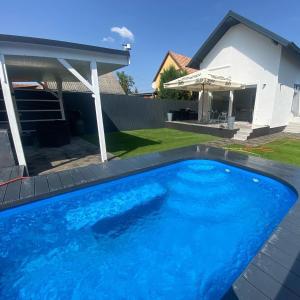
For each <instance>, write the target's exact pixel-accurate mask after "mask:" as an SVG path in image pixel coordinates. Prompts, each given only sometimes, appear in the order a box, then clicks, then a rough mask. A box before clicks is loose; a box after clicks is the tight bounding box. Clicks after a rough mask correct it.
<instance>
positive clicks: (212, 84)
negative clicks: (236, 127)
mask: <svg viewBox="0 0 300 300" xmlns="http://www.w3.org/2000/svg"><path fill="white" fill-rule="evenodd" d="M164 88H166V89H175V90H184V91H191V92H202V101H201V102H202V104H201V106H200V98H199V109H198V120H199V121H200V120H201V119H202V121H203V120H204V121H208V119H209V116H208V110H209V97H208V92H216V91H231V93H230V101H229V102H230V108H229V110H232V102H233V93H232V91H233V90H241V89H245V85H244V84H242V83H238V82H234V81H232V80H231V78H230V77H224V76H222V75H217V74H215V73H213V72H208V71H207V70H206V69H203V70H200V71H197V72H195V73H192V74H189V75H186V76H183V77H180V78H177V79H175V80H172V81H169V82H167V83H164ZM204 110H205V111H204ZM228 115H231V112H230V113H229V114H228ZM200 116H201V117H200Z"/></svg>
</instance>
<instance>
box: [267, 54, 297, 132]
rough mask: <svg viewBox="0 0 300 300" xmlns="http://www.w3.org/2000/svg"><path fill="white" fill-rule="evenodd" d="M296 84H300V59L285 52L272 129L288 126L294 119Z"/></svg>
mask: <svg viewBox="0 0 300 300" xmlns="http://www.w3.org/2000/svg"><path fill="white" fill-rule="evenodd" d="M295 84H300V57H299V56H296V55H295V54H294V53H292V52H290V51H287V50H283V51H282V55H281V61H280V67H279V74H278V84H277V88H276V97H275V104H274V108H273V117H272V122H271V127H278V126H284V125H287V123H288V121H289V120H290V119H291V118H292V114H291V107H292V101H293V96H294V85H295Z"/></svg>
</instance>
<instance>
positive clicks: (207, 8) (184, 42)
mask: <svg viewBox="0 0 300 300" xmlns="http://www.w3.org/2000/svg"><path fill="white" fill-rule="evenodd" d="M1 2H2V3H1V18H0V33H5V34H16V35H26V36H36V37H44V38H51V39H58V40H65V41H72V42H79V43H86V44H93V45H99V46H104V47H111V48H121V44H122V43H123V42H127V41H130V42H132V45H133V49H132V52H131V65H130V66H129V67H126V68H124V71H126V72H127V73H129V74H130V75H132V76H133V77H134V80H135V82H136V85H137V87H138V89H139V91H150V90H151V82H152V79H153V77H154V75H155V72H156V71H157V69H158V67H159V65H160V63H161V61H162V59H163V57H164V55H165V54H166V52H167V51H168V50H169V49H171V50H173V51H175V52H178V53H182V54H185V55H187V56H193V54H194V53H195V52H196V51H197V50H198V48H199V47H200V46H201V44H202V43H203V42H204V41H205V39H206V38H207V37H208V35H209V34H210V33H211V32H212V30H213V29H214V28H215V26H216V25H217V24H218V23H219V22H220V20H221V19H222V18H223V17H224V15H225V14H226V13H227V12H228V10H230V9H231V10H234V11H235V12H237V13H239V14H241V15H243V16H245V17H247V18H249V19H251V20H253V21H255V22H257V23H258V24H260V25H262V26H265V27H267V28H268V29H270V30H272V31H274V32H276V33H278V34H280V35H282V36H283V37H285V38H287V39H289V40H292V41H294V42H295V43H296V44H298V45H300V14H299V10H298V5H299V1H298V0H285V1H277V0H273V1H271V0H267V1H264V0H259V1H258V0H252V1H249V0H247V1H244V0H216V1H211V0H206V1H203V0H185V1H176V0H173V1H170V0H160V1H157V0H151V1H150V0H149V1H142V0H135V1H133V0H127V1H124V0H123V1H119V0H114V1H111V0H85V1H82V0H77V1H75V0H73V1H63V0H51V1H46V2H45V1H40V0H39V1H35V0H27V1H24V0H3V1H1ZM113 27H115V28H114V29H113V31H112V30H111V29H112V28H113ZM123 27H125V28H123ZM126 29H128V30H129V32H128V31H127V30H126ZM120 33H121V34H122V35H123V36H125V37H124V38H123V37H121V36H120ZM131 33H132V35H131Z"/></svg>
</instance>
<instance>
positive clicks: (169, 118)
mask: <svg viewBox="0 0 300 300" xmlns="http://www.w3.org/2000/svg"><path fill="white" fill-rule="evenodd" d="M167 118H168V121H169V122H171V121H173V113H167Z"/></svg>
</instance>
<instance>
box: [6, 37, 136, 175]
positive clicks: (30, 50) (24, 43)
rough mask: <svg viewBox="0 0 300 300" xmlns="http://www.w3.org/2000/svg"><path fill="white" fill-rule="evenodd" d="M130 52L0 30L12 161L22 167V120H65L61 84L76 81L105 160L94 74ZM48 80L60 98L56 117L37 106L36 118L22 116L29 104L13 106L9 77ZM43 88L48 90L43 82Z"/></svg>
mask: <svg viewBox="0 0 300 300" xmlns="http://www.w3.org/2000/svg"><path fill="white" fill-rule="evenodd" d="M129 56H130V55H129V52H128V51H123V50H115V49H108V48H102V47H97V46H90V45H83V44H77V43H70V42H63V41H56V40H48V39H40V38H31V37H21V36H11V35H0V82H1V89H2V93H3V100H4V103H5V112H6V114H7V124H8V125H9V128H10V133H11V139H12V144H13V151H14V154H15V157H16V163H17V164H18V165H22V166H25V168H26V169H27V162H26V155H25V153H24V149H23V142H22V135H23V133H24V131H26V129H25V124H27V123H28V122H31V123H34V124H36V123H39V124H40V123H42V122H48V123H47V124H50V123H51V122H53V121H65V120H66V116H65V111H64V105H63V93H62V84H63V82H78V81H79V82H81V83H82V84H84V85H85V86H86V88H87V89H88V90H89V91H90V92H91V93H92V97H93V99H94V102H95V111H96V120H97V129H98V138H99V145H100V149H99V152H100V160H101V161H102V162H104V161H106V160H107V152H106V143H105V136H104V127H103V119H102V109H101V97H100V88H99V81H98V78H99V75H102V74H105V73H109V72H112V71H114V70H116V69H119V68H121V67H123V66H126V65H128V64H129ZM48 81H51V82H56V84H57V87H58V89H57V91H56V92H54V95H55V97H56V98H57V100H56V99H55V101H57V102H58V103H59V109H55V111H56V112H55V113H57V115H56V116H55V118H54V117H49V114H50V112H51V113H53V111H54V110H53V109H52V110H51V109H47V113H45V110H43V109H41V110H40V112H38V111H34V113H36V114H38V113H39V114H40V116H39V117H38V118H36V119H35V118H31V120H25V119H24V115H26V114H28V113H30V110H20V109H18V107H17V102H16V99H15V93H14V89H13V83H15V82H39V83H41V84H42V85H44V83H46V82H48ZM44 88H45V90H47V88H46V85H44ZM51 93H53V92H52V91H51ZM30 101H38V100H37V99H35V100H30ZM48 101H50V100H48ZM53 101H54V100H53ZM42 114H44V115H43V116H44V117H41V115H42ZM47 116H48V117H47ZM49 122H50V123H49ZM58 128H59V127H58ZM33 130H34V129H33ZM45 138H47V137H45Z"/></svg>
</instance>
